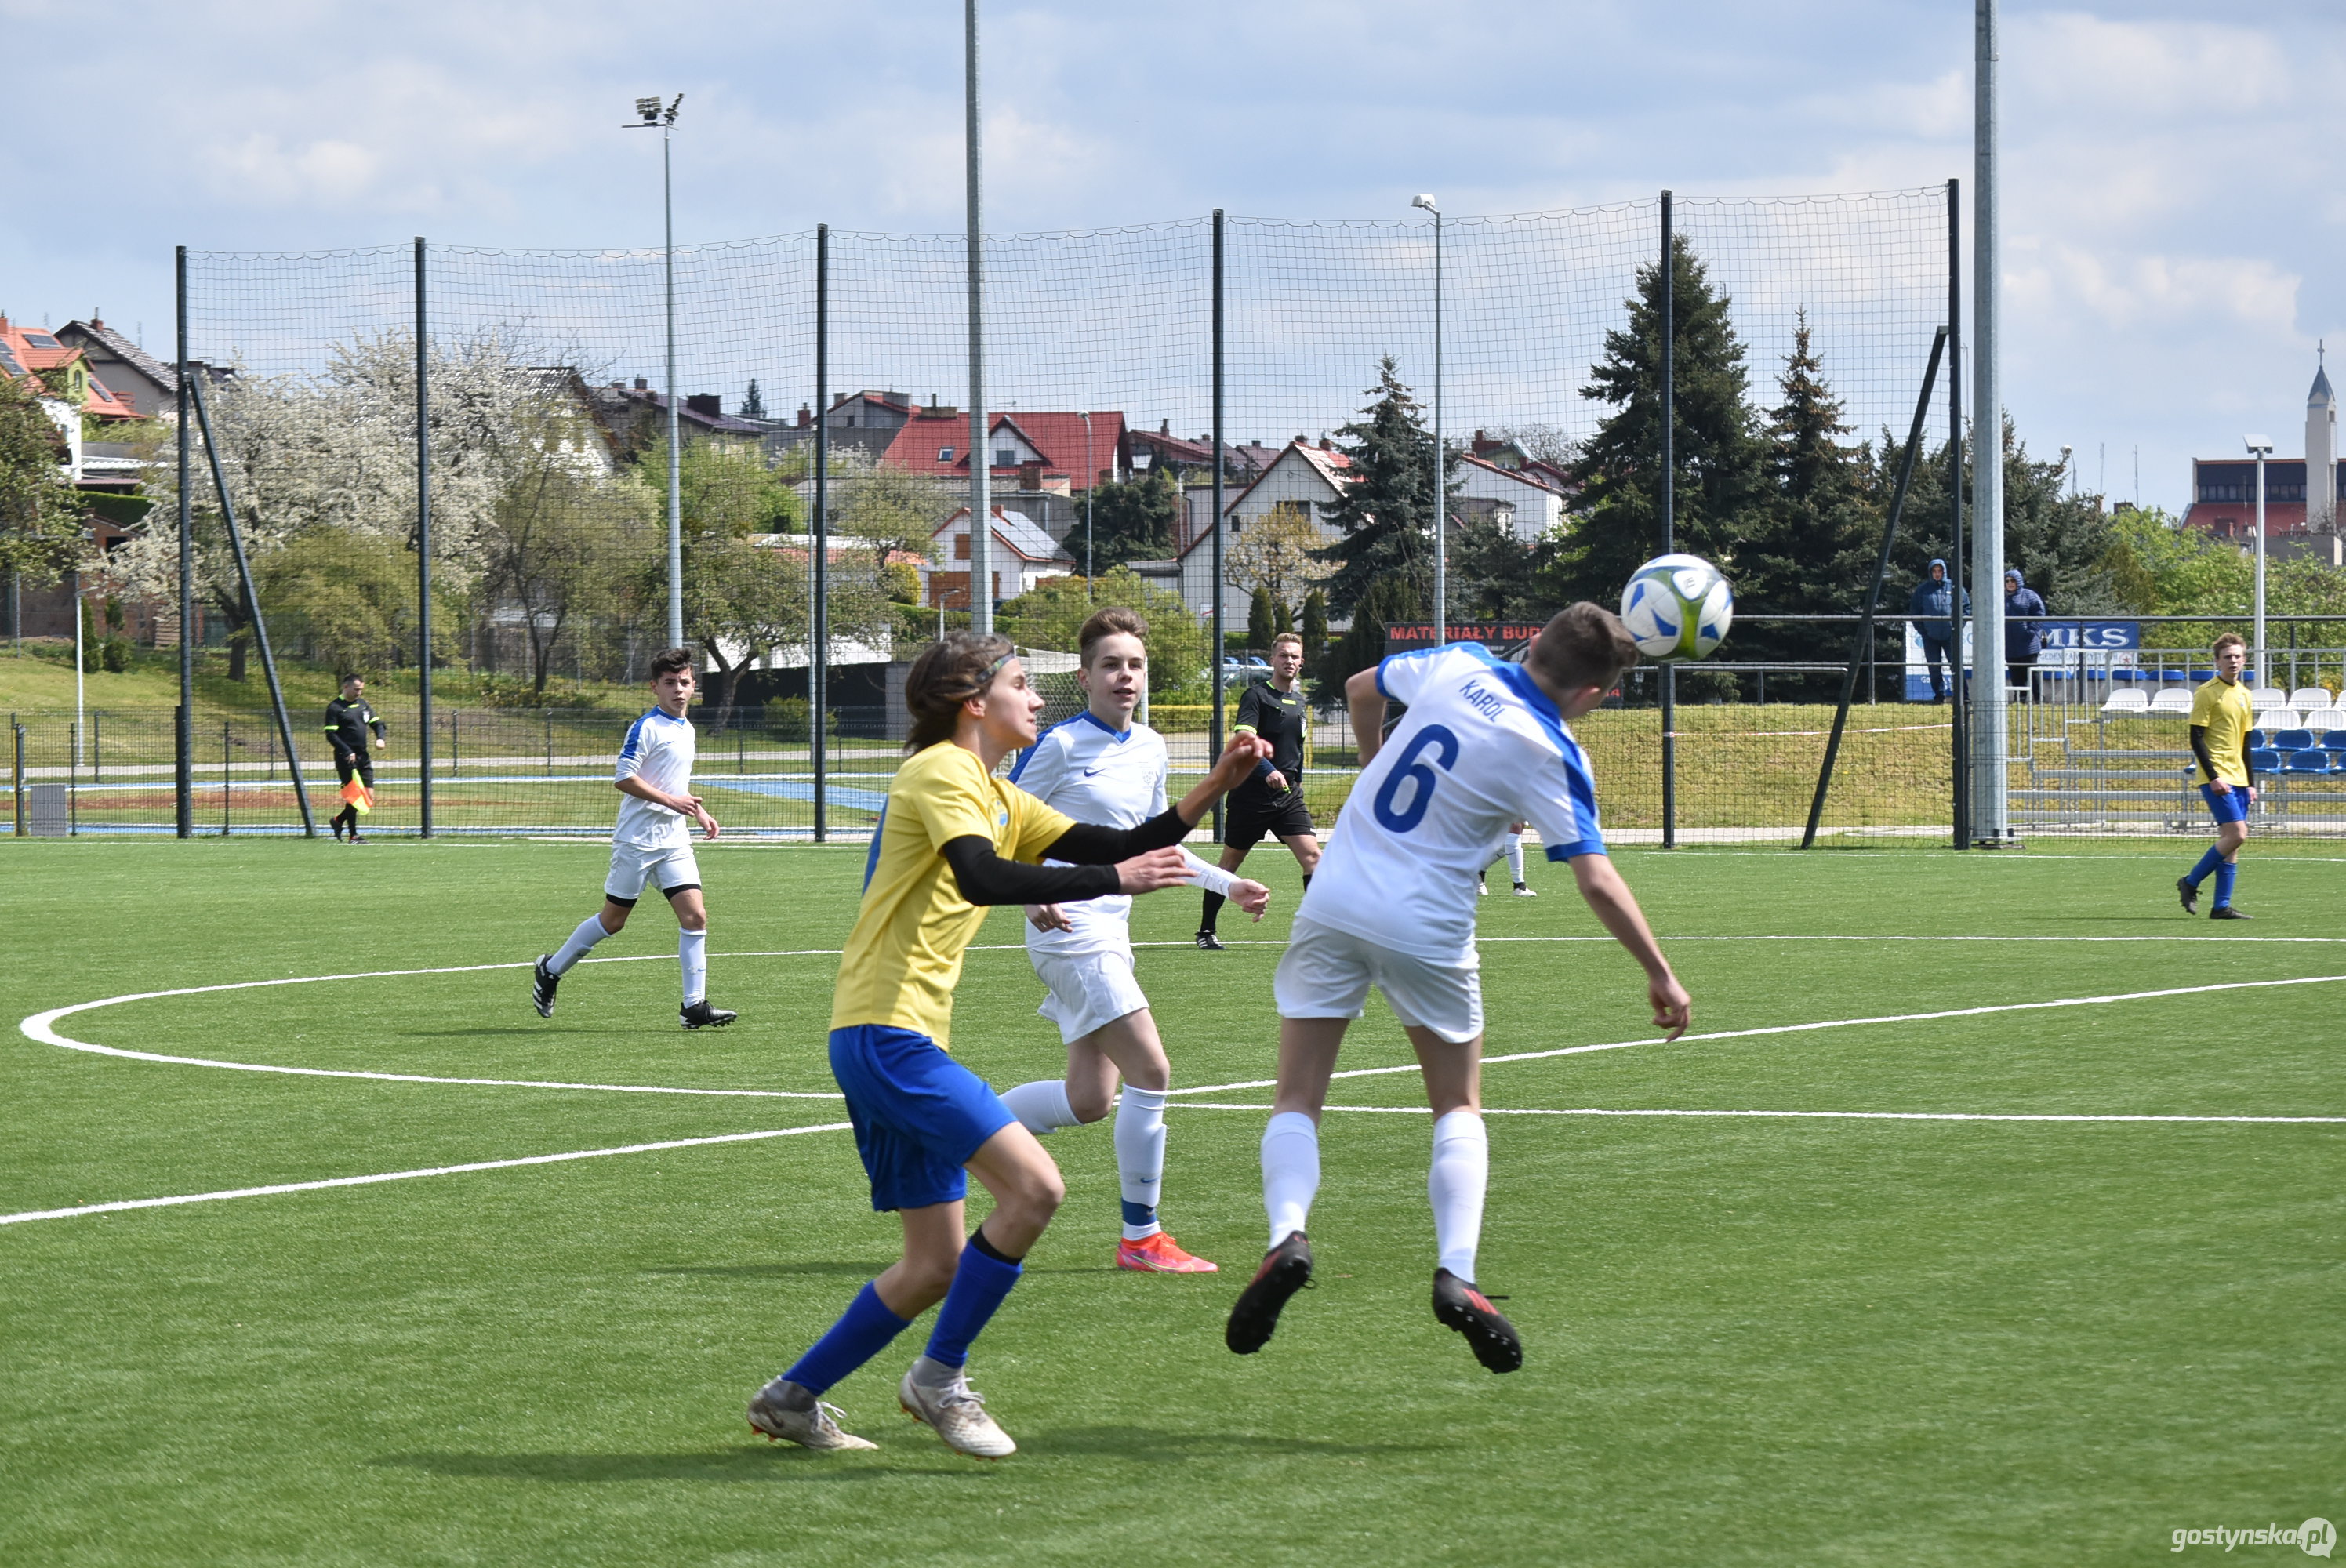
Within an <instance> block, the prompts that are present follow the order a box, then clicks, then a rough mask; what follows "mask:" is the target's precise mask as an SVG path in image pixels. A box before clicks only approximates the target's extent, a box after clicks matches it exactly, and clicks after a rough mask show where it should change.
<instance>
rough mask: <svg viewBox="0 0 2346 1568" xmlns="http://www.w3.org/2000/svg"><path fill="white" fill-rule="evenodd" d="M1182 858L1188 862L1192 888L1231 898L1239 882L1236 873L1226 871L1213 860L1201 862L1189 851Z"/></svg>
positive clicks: (1182, 853) (1182, 852)
mask: <svg viewBox="0 0 2346 1568" xmlns="http://www.w3.org/2000/svg"><path fill="white" fill-rule="evenodd" d="M1181 858H1182V859H1183V860H1186V861H1188V865H1189V879H1188V881H1189V885H1190V886H1191V887H1193V888H1203V889H1205V890H1206V891H1208V892H1209V893H1218V894H1219V895H1220V896H1221V897H1223V898H1228V897H1229V896H1230V889H1231V887H1232V886H1233V885H1234V884H1235V883H1236V882H1237V881H1238V880H1239V877H1238V873H1237V872H1236V871H1224V870H1222V868H1221V867H1219V866H1218V865H1215V864H1214V863H1213V862H1212V861H1211V860H1199V858H1198V857H1197V856H1195V855H1193V854H1191V853H1190V852H1189V851H1188V850H1182V851H1181Z"/></svg>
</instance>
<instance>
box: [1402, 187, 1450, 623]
mask: <svg viewBox="0 0 2346 1568" xmlns="http://www.w3.org/2000/svg"><path fill="white" fill-rule="evenodd" d="M1410 205H1411V206H1412V207H1423V209H1425V210H1427V211H1428V212H1431V213H1432V214H1433V641H1434V646H1436V647H1440V646H1441V645H1442V644H1443V643H1446V642H1448V641H1449V640H1450V504H1449V497H1448V496H1447V495H1445V494H1443V476H1442V209H1441V208H1439V207H1437V206H1435V205H1434V202H1433V197H1431V196H1419V197H1417V198H1416V199H1414V200H1413V201H1411V203H1410Z"/></svg>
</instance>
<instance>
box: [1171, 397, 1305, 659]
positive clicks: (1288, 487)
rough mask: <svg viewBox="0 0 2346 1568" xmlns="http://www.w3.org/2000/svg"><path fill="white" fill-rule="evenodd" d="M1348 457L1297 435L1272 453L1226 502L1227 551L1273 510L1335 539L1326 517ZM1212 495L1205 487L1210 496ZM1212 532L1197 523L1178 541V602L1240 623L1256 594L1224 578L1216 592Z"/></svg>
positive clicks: (1230, 622) (1207, 616) (1201, 613)
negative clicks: (1195, 526) (1217, 608)
mask: <svg viewBox="0 0 2346 1568" xmlns="http://www.w3.org/2000/svg"><path fill="white" fill-rule="evenodd" d="M1351 469H1352V459H1351V458H1349V457H1347V456H1345V455H1344V454H1343V453H1341V452H1338V451H1336V450H1335V449H1334V448H1332V447H1326V446H1314V445H1312V444H1311V443H1309V442H1307V441H1305V440H1304V439H1303V438H1302V437H1301V436H1300V435H1299V436H1297V437H1296V438H1295V439H1294V440H1293V441H1290V442H1289V443H1287V444H1286V445H1285V446H1284V447H1281V448H1280V449H1279V450H1278V451H1276V452H1275V453H1271V455H1270V461H1269V462H1268V463H1265V464H1264V465H1263V468H1262V472H1261V473H1258V474H1257V475H1256V476H1255V478H1254V481H1253V483H1251V484H1248V485H1246V486H1245V487H1244V488H1243V489H1241V490H1239V493H1238V494H1237V495H1236V496H1235V497H1233V498H1232V499H1231V500H1229V502H1228V503H1227V504H1225V505H1224V507H1223V511H1222V519H1223V535H1222V542H1223V547H1224V550H1225V551H1226V552H1227V550H1228V549H1229V545H1230V544H1231V543H1232V542H1233V541H1234V540H1237V539H1241V538H1243V537H1245V535H1246V531H1247V529H1248V527H1249V526H1250V525H1252V524H1256V523H1259V522H1260V521H1261V520H1262V519H1263V518H1265V517H1268V516H1269V515H1270V514H1271V513H1272V512H1274V511H1281V512H1286V513H1289V514H1291V515H1294V516H1297V517H1300V518H1301V519H1302V520H1304V521H1305V522H1307V523H1309V524H1311V526H1312V528H1313V530H1314V531H1315V532H1316V533H1317V534H1318V535H1319V536H1320V540H1321V543H1322V544H1323V545H1324V544H1332V543H1334V542H1335V540H1336V538H1337V533H1336V530H1335V528H1334V527H1333V526H1332V525H1331V524H1330V523H1329V522H1328V517H1329V515H1330V514H1331V513H1333V512H1334V511H1335V509H1336V506H1337V504H1338V503H1339V502H1341V500H1342V499H1343V495H1344V487H1345V486H1346V485H1348V484H1352V473H1351V472H1350V471H1351ZM1191 494H1196V492H1195V491H1194V490H1193V491H1192V492H1191ZM1208 494H1209V496H1210V494H1211V493H1210V492H1208ZM1209 511H1210V506H1209ZM1213 537H1214V531H1213V529H1212V528H1210V527H1205V528H1197V529H1195V530H1193V531H1191V536H1190V537H1189V538H1188V539H1186V540H1184V541H1182V542H1181V543H1180V545H1179V547H1178V550H1177V552H1176V554H1175V555H1174V561H1175V563H1176V564H1177V567H1176V570H1177V574H1178V586H1179V591H1180V594H1181V598H1182V601H1183V602H1184V603H1185V604H1187V605H1188V606H1189V612H1190V614H1192V615H1195V616H1200V617H1201V618H1205V619H1209V620H1210V619H1211V618H1212V617H1213V616H1214V615H1215V613H1216V606H1217V603H1218V602H1219V606H1220V614H1221V615H1222V616H1223V617H1224V625H1225V626H1244V625H1245V624H1246V617H1247V612H1248V610H1249V608H1250V606H1251V604H1252V602H1253V597H1254V596H1253V594H1252V593H1251V592H1250V590H1249V589H1247V588H1244V587H1242V586H1240V585H1238V584H1236V583H1234V582H1231V581H1229V579H1228V578H1227V577H1225V578H1224V580H1223V582H1222V584H1221V585H1220V592H1219V594H1217V593H1216V592H1215V584H1214V552H1213ZM1152 565H1153V563H1152ZM1134 570H1135V571H1137V572H1138V573H1139V574H1140V575H1142V576H1143V577H1151V576H1156V575H1158V573H1155V572H1151V571H1149V570H1148V566H1147V565H1141V564H1138V563H1136V564H1135V566H1134Z"/></svg>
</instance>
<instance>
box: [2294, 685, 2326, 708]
mask: <svg viewBox="0 0 2346 1568" xmlns="http://www.w3.org/2000/svg"><path fill="white" fill-rule="evenodd" d="M2289 705H2290V707H2291V708H2296V709H2297V710H2298V711H2299V712H2300V713H2306V712H2310V711H2314V710H2317V709H2320V708H2328V707H2329V706H2331V696H2330V688H2329V687H2326V686H2300V687H2298V688H2297V689H2296V690H2295V691H2292V692H2290V694H2289Z"/></svg>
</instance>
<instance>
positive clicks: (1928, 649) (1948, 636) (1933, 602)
mask: <svg viewBox="0 0 2346 1568" xmlns="http://www.w3.org/2000/svg"><path fill="white" fill-rule="evenodd" d="M1954 596H1955V587H1954V585H1953V584H1952V583H1950V582H1948V581H1947V564H1946V563H1945V562H1944V561H1938V560H1934V561H1933V562H1932V563H1931V572H1930V575H1928V576H1926V577H1924V578H1923V580H1922V581H1921V582H1919V583H1917V584H1915V585H1914V594H1913V597H1912V598H1910V599H1908V600H1907V601H1906V618H1907V619H1908V620H1910V621H1913V623H1914V629H1915V630H1916V631H1917V632H1919V633H1921V634H1922V637H1923V663H1924V664H1925V665H1926V666H1927V667H1929V668H1930V671H1931V700H1932V701H1933V702H1944V701H1946V700H1947V683H1946V677H1944V676H1943V675H1942V674H1941V673H1940V669H1941V667H1942V666H1943V665H1944V664H1946V663H1947V657H1948V655H1947V650H1948V648H1949V647H1950V646H1951V644H1952V639H1953V636H1954V627H1953V623H1952V621H1951V620H1950V618H1949V616H1948V610H1949V608H1950V606H1951V605H1952V603H1953V599H1954ZM1963 598H1964V607H1963V613H1964V615H1965V616H1969V615H1970V614H1971V613H1972V596H1970V595H1969V594H1965V595H1964V596H1963Z"/></svg>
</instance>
